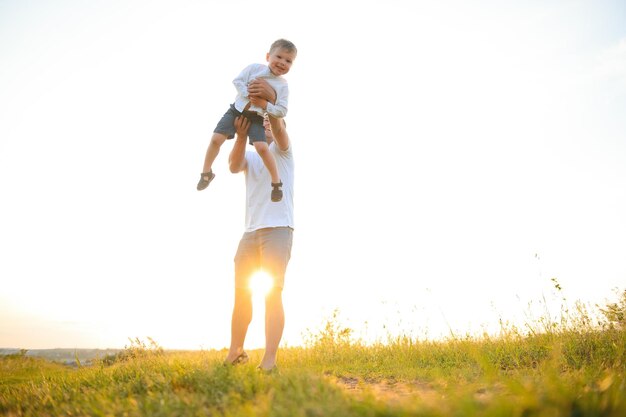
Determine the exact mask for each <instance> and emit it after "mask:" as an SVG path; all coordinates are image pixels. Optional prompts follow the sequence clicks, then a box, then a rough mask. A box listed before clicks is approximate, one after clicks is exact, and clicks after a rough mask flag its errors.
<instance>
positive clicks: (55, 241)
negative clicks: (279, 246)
mask: <svg viewBox="0 0 626 417" xmlns="http://www.w3.org/2000/svg"><path fill="white" fill-rule="evenodd" d="M278 38H286V39H289V40H291V41H293V42H294V43H295V44H296V46H297V47H298V57H297V59H296V61H295V63H294V65H293V67H292V68H291V71H290V73H289V74H287V76H286V78H287V79H288V81H289V85H290V100H289V103H290V105H289V114H288V115H287V118H286V120H287V122H288V131H289V135H290V138H291V141H292V146H293V150H294V155H295V162H296V194H295V207H296V229H295V234H294V246H293V251H292V259H291V262H290V265H289V268H288V271H287V278H286V284H285V289H284V302H285V309H286V327H285V333H284V338H283V343H284V345H285V346H296V345H299V344H302V343H304V342H305V341H306V340H307V338H310V337H312V336H314V335H315V334H317V332H318V331H319V328H320V327H321V326H323V324H324V322H325V321H326V320H329V319H330V318H332V317H333V314H334V312H337V313H336V317H337V318H336V321H337V323H338V324H340V325H341V326H345V327H350V328H352V329H353V330H354V333H353V334H354V336H355V337H359V338H362V339H363V340H367V341H376V340H385V338H387V337H393V336H395V335H409V336H412V337H416V338H440V337H446V336H449V335H450V334H456V335H458V334H474V333H477V332H478V333H480V332H482V331H489V332H496V333H497V331H498V328H499V327H498V326H499V325H498V321H499V320H500V319H503V320H505V321H506V320H510V321H511V322H512V323H524V322H525V321H526V322H528V320H533V319H534V318H536V317H538V316H540V315H541V314H544V313H545V311H549V312H550V314H556V313H555V312H558V310H559V309H560V306H561V304H562V303H563V299H566V303H569V304H572V303H574V302H575V301H576V300H580V301H581V302H583V303H586V304H588V305H591V306H592V305H595V304H596V303H600V304H602V303H604V302H606V301H607V300H609V301H610V300H611V299H613V298H614V296H615V292H614V291H615V289H622V290H623V289H624V288H625V287H626V256H625V254H626V215H624V213H626V118H625V117H624V115H625V114H626V4H625V3H624V2H622V1H617V0H616V1H579V0H569V1H565V0H554V1H551V0H549V1H538V0H537V1H535V0H531V1H524V2H521V1H520V2H514V1H509V2H500V1H488V0H477V1H472V2H465V1H460V0H459V1H456V0H443V1H400V0H385V1H382V0H381V1H372V0H368V1H358V2H357V1H343V2H337V1H335V2H330V1H326V0H322V1H319V2H316V3H315V4H314V6H313V7H306V6H303V5H302V4H301V3H298V2H288V1H276V2H272V3H271V4H263V3H259V2H252V1H248V0H235V1H230V2H224V1H192V0H189V1H187V0H185V1H177V2H174V1H140V0H138V1H121V0H112V1H107V2H96V1H79V0H56V1H48V0H41V1H36V0H33V1H17V0H0V63H1V65H0V193H1V196H2V197H1V204H0V347H15V348H27V349H37V348H55V347H66V348H119V347H123V346H125V345H127V344H128V343H129V341H128V338H135V337H139V338H145V337H151V338H153V339H154V340H155V341H156V342H157V343H159V344H160V345H161V346H163V347H164V348H170V349H220V348H224V347H227V346H228V344H229V338H230V315H231V311H232V301H233V300H232V298H233V294H232V292H233V256H234V253H235V250H236V247H237V243H238V241H239V238H240V237H241V234H242V233H243V228H244V198H245V195H244V191H245V190H244V182H243V181H244V180H243V175H242V174H239V175H232V174H230V173H229V171H228V167H227V155H228V152H229V150H230V147H231V146H232V145H231V144H230V143H228V142H227V143H226V144H225V145H224V146H223V147H222V151H221V153H220V155H219V156H218V158H217V161H216V163H215V165H214V171H215V173H216V174H217V177H216V179H215V180H214V181H213V182H212V183H211V186H210V187H209V188H208V189H207V190H205V191H202V192H198V191H196V183H197V180H198V177H199V173H200V172H201V169H202V163H203V159H204V155H205V151H206V147H207V145H208V142H209V138H210V135H211V132H212V130H213V127H214V126H215V124H216V123H217V121H218V120H219V118H220V117H221V115H222V114H223V113H224V111H225V110H226V109H227V106H228V104H230V103H231V102H232V101H233V100H234V96H235V89H234V86H233V85H232V79H233V78H234V77H235V76H236V75H237V74H238V73H239V72H240V71H241V69H242V68H243V67H245V66H246V65H248V64H250V63H252V62H259V63H264V62H265V54H266V52H267V51H268V49H269V45H270V44H271V43H272V42H273V41H274V40H276V39H278ZM552 278H555V279H556V280H557V281H558V283H559V284H560V286H561V287H562V288H563V290H562V291H556V290H555V288H554V285H553V283H552V281H551V279H552ZM262 326H263V305H262V296H259V295H257V296H255V316H254V319H253V322H252V324H251V327H250V334H249V338H248V342H247V346H248V347H249V348H253V347H262V346H263V328H262Z"/></svg>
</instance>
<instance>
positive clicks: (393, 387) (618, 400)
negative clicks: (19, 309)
mask: <svg viewBox="0 0 626 417" xmlns="http://www.w3.org/2000/svg"><path fill="white" fill-rule="evenodd" d="M609 307H611V308H609ZM624 307H626V293H625V295H624V298H623V299H621V300H620V301H619V302H618V303H614V304H609V305H608V306H607V307H606V308H605V309H604V311H607V312H608V313H610V314H613V315H610V314H605V317H606V319H605V320H604V321H602V322H601V323H596V324H594V325H592V324H591V321H590V320H588V315H587V316H586V312H585V311H584V310H581V309H577V310H575V311H574V312H569V311H567V315H565V316H561V317H560V318H559V320H558V321H557V322H556V323H555V322H553V321H539V322H538V323H535V324H533V325H532V326H527V328H526V329H525V331H524V332H522V331H520V330H519V329H517V328H515V327H513V326H506V325H503V328H502V332H501V334H500V335H499V336H498V337H492V336H488V335H484V336H482V337H469V336H468V337H462V338H459V337H455V338H450V339H448V340H443V341H420V340H415V339H412V338H408V337H397V338H393V339H390V340H388V341H386V342H385V343H376V344H369V345H368V344H365V343H363V342H361V341H358V340H353V339H352V338H351V331H350V329H346V328H342V327H341V326H340V325H339V324H338V322H337V320H336V318H333V319H331V320H329V321H328V323H327V324H326V326H325V327H324V328H323V329H322V330H321V331H320V332H319V333H318V334H316V335H312V336H311V337H310V340H309V341H308V342H307V344H306V346H304V347H293V348H286V349H283V350H281V353H280V357H279V362H280V373H278V374H272V375H266V374H262V373H259V372H258V371H256V369H255V365H254V364H255V363H258V361H259V360H260V355H261V352H259V351H252V352H249V353H250V356H251V362H250V364H248V365H243V366H238V367H225V366H223V365H222V360H223V358H224V357H225V351H200V352H198V351H187V352H167V351H163V350H162V349H161V348H160V347H159V346H158V345H157V344H156V343H155V342H154V341H150V342H149V343H144V342H142V341H140V340H135V341H133V343H131V346H130V347H128V348H127V349H125V350H124V351H123V352H121V353H119V354H117V355H114V356H109V357H106V358H103V359H101V360H99V361H96V362H95V363H94V364H93V365H90V366H82V367H79V368H77V369H76V368H70V367H67V366H63V365H61V364H57V363H53V362H49V361H46V360H43V359H40V358H32V357H27V356H25V355H24V354H23V352H22V353H21V354H15V355H9V356H4V357H2V358H0V414H1V415H5V416H290V417H292V416H307V417H309V416H342V417H349V416H507V417H508V416H520V417H522V416H523V417H530V416H546V417H548V416H549V417H553V416H616V417H617V416H620V417H623V416H626V371H625V368H626V366H625V365H626V327H625V326H624V323H623V318H624V316H623V314H622V315H621V316H620V314H619V313H620V312H622V313H623V311H624ZM620 320H621V321H620Z"/></svg>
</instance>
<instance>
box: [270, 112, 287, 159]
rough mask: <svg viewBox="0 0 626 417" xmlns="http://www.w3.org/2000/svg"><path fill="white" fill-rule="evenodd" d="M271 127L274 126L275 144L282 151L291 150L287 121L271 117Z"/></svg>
mask: <svg viewBox="0 0 626 417" xmlns="http://www.w3.org/2000/svg"><path fill="white" fill-rule="evenodd" d="M269 119H270V125H271V126H272V135H273V136H274V142H276V146H278V149H280V150H281V151H283V152H284V151H286V150H287V149H289V135H287V129H286V128H285V121H284V120H283V119H278V118H276V117H272V116H269Z"/></svg>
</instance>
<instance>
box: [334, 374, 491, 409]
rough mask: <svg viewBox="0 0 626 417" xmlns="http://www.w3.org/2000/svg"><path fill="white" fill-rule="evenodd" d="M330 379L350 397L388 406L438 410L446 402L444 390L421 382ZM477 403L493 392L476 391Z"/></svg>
mask: <svg viewBox="0 0 626 417" xmlns="http://www.w3.org/2000/svg"><path fill="white" fill-rule="evenodd" d="M331 379H332V380H333V381H334V382H335V383H336V384H337V385H338V386H339V387H341V388H342V389H343V390H345V391H346V392H347V393H349V394H350V395H357V396H361V395H373V396H374V397H375V398H376V399H378V400H380V401H384V402H386V403H388V404H402V403H405V402H407V401H409V402H419V403H421V404H423V405H424V406H426V407H436V408H440V407H441V406H442V404H445V402H446V394H445V392H446V388H445V387H435V386H433V385H432V384H431V383H428V382H423V381H411V382H405V381H396V380H394V379H384V380H373V379H367V378H365V379H359V378H355V377H345V376H342V377H331ZM473 397H474V400H475V401H477V402H483V403H484V402H488V401H490V400H491V399H492V397H493V392H490V390H487V389H483V388H480V389H477V390H476V391H475V392H474V394H473Z"/></svg>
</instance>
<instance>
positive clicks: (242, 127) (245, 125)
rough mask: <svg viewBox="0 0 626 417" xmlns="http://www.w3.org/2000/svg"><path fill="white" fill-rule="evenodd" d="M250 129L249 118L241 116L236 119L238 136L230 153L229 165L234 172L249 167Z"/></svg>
mask: <svg viewBox="0 0 626 417" xmlns="http://www.w3.org/2000/svg"><path fill="white" fill-rule="evenodd" d="M248 129H250V121H249V120H248V119H247V118H245V117H243V116H239V117H237V118H236V119H235V130H236V131H237V136H236V138H235V144H234V145H233V148H232V149H231V150H230V154H229V155H228V167H229V168H230V172H232V173H233V174H236V173H238V172H241V171H245V170H246V168H248V161H246V143H247V140H248Z"/></svg>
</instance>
